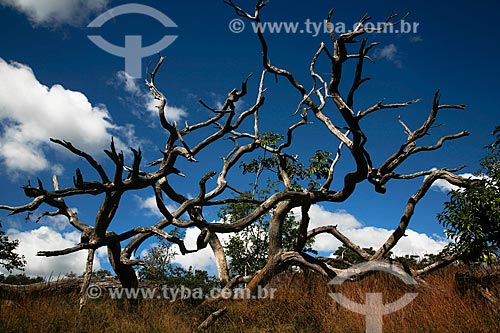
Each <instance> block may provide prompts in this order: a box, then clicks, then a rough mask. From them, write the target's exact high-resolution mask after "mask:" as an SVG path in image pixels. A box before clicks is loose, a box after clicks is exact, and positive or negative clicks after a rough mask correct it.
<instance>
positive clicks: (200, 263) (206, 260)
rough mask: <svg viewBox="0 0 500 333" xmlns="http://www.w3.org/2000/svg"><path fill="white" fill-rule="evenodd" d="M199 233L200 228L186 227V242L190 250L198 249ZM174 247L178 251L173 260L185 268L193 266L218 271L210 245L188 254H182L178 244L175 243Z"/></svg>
mask: <svg viewBox="0 0 500 333" xmlns="http://www.w3.org/2000/svg"><path fill="white" fill-rule="evenodd" d="M199 234H200V229H198V228H188V229H186V235H185V237H184V244H185V245H186V248H187V249H188V250H192V249H196V239H197V238H198V235H199ZM172 248H173V249H174V250H175V252H176V253H178V254H177V255H176V256H175V257H174V259H173V260H172V261H173V262H174V263H176V264H179V265H181V266H182V267H183V268H185V269H188V268H189V267H193V268H194V269H204V270H207V271H209V272H216V263H215V257H214V253H213V251H212V248H211V247H210V245H208V246H207V247H206V248H204V249H202V250H200V251H198V252H194V253H189V254H186V255H182V254H180V253H181V251H180V250H179V246H177V245H176V244H174V245H173V246H172Z"/></svg>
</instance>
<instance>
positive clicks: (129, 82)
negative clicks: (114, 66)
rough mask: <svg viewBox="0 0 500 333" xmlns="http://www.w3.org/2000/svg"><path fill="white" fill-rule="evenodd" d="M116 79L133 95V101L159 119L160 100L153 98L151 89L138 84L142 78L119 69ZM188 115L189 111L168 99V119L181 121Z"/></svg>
mask: <svg viewBox="0 0 500 333" xmlns="http://www.w3.org/2000/svg"><path fill="white" fill-rule="evenodd" d="M116 80H117V81H118V84H119V85H121V86H123V89H125V91H126V92H128V93H130V94H131V95H132V96H131V100H132V102H134V103H135V104H138V106H139V107H140V108H142V109H144V110H146V111H147V114H148V115H149V116H151V117H152V118H153V119H158V109H157V107H156V106H157V105H158V104H159V102H158V101H157V100H155V99H154V98H153V95H152V94H151V93H150V92H149V90H147V89H145V88H143V87H142V86H139V85H138V82H139V81H138V80H140V79H134V78H133V77H131V76H130V75H129V74H128V73H126V72H124V71H119V72H118V73H117V74H116ZM141 82H142V81H141ZM186 115H187V113H186V111H185V110H184V109H182V108H178V107H175V106H171V105H169V104H168V101H167V105H166V106H165V117H166V118H167V120H168V121H179V120H180V119H181V118H183V117H185V116H186Z"/></svg>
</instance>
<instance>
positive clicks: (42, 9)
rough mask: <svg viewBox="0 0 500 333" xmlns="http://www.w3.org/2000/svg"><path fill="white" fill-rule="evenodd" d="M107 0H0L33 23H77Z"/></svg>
mask: <svg viewBox="0 0 500 333" xmlns="http://www.w3.org/2000/svg"><path fill="white" fill-rule="evenodd" d="M108 2H109V0H0V5H4V6H9V7H12V8H15V9H16V10H18V11H19V12H21V13H23V14H25V15H26V16H28V18H29V19H30V21H31V22H32V23H34V24H41V25H60V24H69V25H79V24H81V23H82V22H83V21H84V20H85V19H87V17H88V15H89V14H91V13H96V12H99V11H101V10H103V9H104V8H105V7H106V5H107V4H108Z"/></svg>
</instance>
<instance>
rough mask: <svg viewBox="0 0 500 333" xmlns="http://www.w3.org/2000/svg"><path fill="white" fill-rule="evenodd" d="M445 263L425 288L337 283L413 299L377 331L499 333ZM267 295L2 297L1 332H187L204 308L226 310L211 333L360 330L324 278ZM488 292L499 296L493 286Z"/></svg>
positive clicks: (385, 278)
mask: <svg viewBox="0 0 500 333" xmlns="http://www.w3.org/2000/svg"><path fill="white" fill-rule="evenodd" d="M464 269H466V268H463V267H455V266H452V267H448V268H446V269H444V270H442V271H440V272H437V273H434V274H433V275H431V276H429V277H428V278H427V285H426V286H418V287H411V286H406V285H405V284H404V283H402V282H401V281H399V280H398V279H397V278H395V277H393V276H392V275H390V274H386V273H377V274H374V275H372V276H369V277H367V278H365V279H364V280H362V281H359V282H349V283H344V284H342V285H341V286H339V287H337V289H336V290H335V291H336V292H342V293H343V294H344V295H345V296H346V297H349V298H350V299H352V300H353V301H356V302H358V303H364V301H365V294H366V293H367V292H381V293H383V295H384V303H387V302H393V301H395V300H397V299H398V298H400V297H401V296H402V295H404V293H405V292H418V294H419V295H418V297H417V298H416V299H415V300H414V301H413V302H412V303H411V304H410V305H408V306H407V307H405V308H403V309H402V310H400V311H397V312H394V313H392V314H389V315H386V316H384V323H383V325H384V332H412V333H413V332H454V333H455V332H500V313H499V311H498V310H499V309H498V305H496V306H495V305H492V304H491V303H488V302H487V301H486V300H484V299H483V298H482V297H480V296H479V295H477V294H475V293H473V292H470V293H467V294H465V296H462V295H460V293H459V292H458V291H457V290H456V288H455V284H454V275H455V273H456V272H457V271H463V270H464ZM273 285H274V286H275V287H277V288H278V290H277V291H276V293H275V298H274V299H273V300H243V301H224V302H218V303H215V304H211V305H209V306H197V305H193V303H192V302H190V301H177V302H174V303H171V302H168V301H165V300H162V301H160V300H144V301H142V302H141V304H140V306H139V308H138V310H137V311H136V312H132V313H131V312H129V311H127V308H126V305H124V304H123V303H119V302H116V301H112V300H97V301H90V302H89V303H88V306H87V307H86V308H85V310H84V312H83V313H82V315H79V313H78V307H77V305H76V304H77V295H75V294H73V295H53V296H50V297H46V298H31V299H30V298H23V299H17V300H13V301H12V302H6V301H5V300H4V301H2V303H1V307H0V332H137V333H138V332H193V331H194V329H195V328H196V326H197V325H198V324H199V323H201V322H202V321H203V320H204V319H205V318H206V317H207V316H208V315H209V314H210V313H211V312H213V311H215V310H217V309H218V308H221V307H223V306H226V307H227V308H228V311H227V313H226V314H225V315H224V316H222V317H221V318H220V319H218V320H217V321H216V322H215V323H214V324H213V325H212V326H211V328H210V329H209V331H210V332H245V333H246V332H334V333H335V332H346V333H347V332H364V330H365V317H364V316H363V315H360V314H356V313H353V312H350V311H349V310H346V309H344V308H342V307H341V306H339V305H338V304H336V303H335V301H334V300H333V299H332V298H331V297H330V296H329V295H328V294H329V293H330V292H332V289H331V288H332V287H331V286H329V285H328V281H327V280H325V279H321V278H318V277H313V276H310V275H307V274H305V275H304V274H294V275H285V276H281V277H280V279H279V282H278V280H276V281H274V282H273ZM491 291H492V293H494V294H495V295H497V296H498V295H500V292H499V291H500V287H499V286H498V285H497V286H493V287H492V288H491Z"/></svg>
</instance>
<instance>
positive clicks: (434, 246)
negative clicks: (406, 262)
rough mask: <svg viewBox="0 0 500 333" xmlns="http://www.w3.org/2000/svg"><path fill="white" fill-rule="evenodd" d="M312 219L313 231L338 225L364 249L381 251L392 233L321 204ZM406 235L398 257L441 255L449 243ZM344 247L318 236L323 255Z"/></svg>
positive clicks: (327, 236) (317, 246) (313, 209)
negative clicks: (321, 227)
mask: <svg viewBox="0 0 500 333" xmlns="http://www.w3.org/2000/svg"><path fill="white" fill-rule="evenodd" d="M294 213H295V215H296V217H297V218H300V209H295V210H294ZM309 217H310V219H311V220H310V224H309V230H311V229H314V228H316V227H320V226H325V225H336V226H337V228H338V230H339V231H340V232H342V233H343V234H344V235H345V236H346V237H348V238H349V239H350V240H351V241H352V242H354V243H355V244H357V245H359V246H361V247H363V248H370V247H373V248H374V249H378V248H379V247H380V246H381V245H382V244H383V243H384V242H385V241H386V240H387V238H388V237H389V236H390V235H391V233H392V230H388V229H384V228H377V227H370V226H369V227H365V226H363V224H362V223H361V222H360V221H358V220H357V219H356V217H354V216H353V215H352V214H350V213H348V212H347V211H345V210H339V211H336V212H330V211H327V210H325V209H324V208H323V207H322V206H320V205H312V206H311V208H310V210H309ZM406 235H407V237H403V238H402V239H401V240H400V241H399V242H398V244H397V245H396V246H395V247H394V249H393V250H392V252H393V253H394V254H395V255H396V256H403V255H405V254H415V255H420V256H423V255H424V254H428V253H437V252H439V251H441V250H442V249H443V247H444V246H445V245H446V244H447V242H446V241H445V240H443V239H440V238H439V237H434V238H433V237H430V236H428V235H426V234H424V233H418V232H416V231H413V230H411V229H407V231H406ZM340 245H341V243H340V241H338V240H337V239H336V238H335V237H333V236H332V235H330V234H320V235H318V236H316V238H315V242H314V245H313V248H314V249H316V250H318V251H322V252H335V250H336V249H337V248H338V247H339V246H340Z"/></svg>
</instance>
